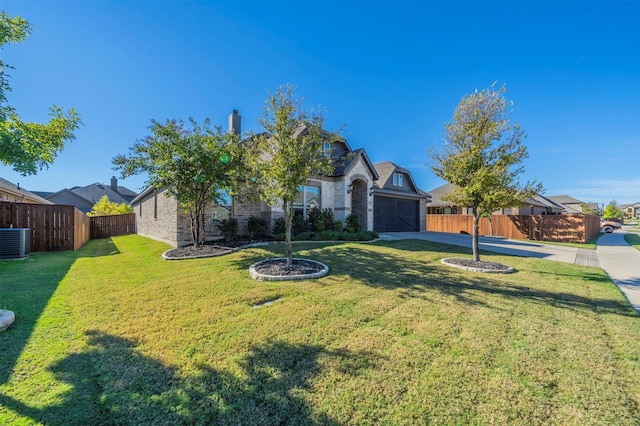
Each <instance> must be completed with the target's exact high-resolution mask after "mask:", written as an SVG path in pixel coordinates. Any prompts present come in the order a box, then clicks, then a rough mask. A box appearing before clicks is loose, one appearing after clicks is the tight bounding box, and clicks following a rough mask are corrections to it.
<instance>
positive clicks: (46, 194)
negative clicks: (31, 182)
mask: <svg viewBox="0 0 640 426" xmlns="http://www.w3.org/2000/svg"><path fill="white" fill-rule="evenodd" d="M31 192H32V193H34V194H36V195H37V196H38V197H42V198H47V197H49V196H50V195H53V194H55V192H49V191H31Z"/></svg>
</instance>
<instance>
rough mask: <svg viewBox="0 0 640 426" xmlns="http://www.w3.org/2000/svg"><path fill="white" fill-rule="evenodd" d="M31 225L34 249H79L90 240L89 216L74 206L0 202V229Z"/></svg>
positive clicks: (32, 247) (29, 226)
mask: <svg viewBox="0 0 640 426" xmlns="http://www.w3.org/2000/svg"><path fill="white" fill-rule="evenodd" d="M12 227H13V228H29V230H30V231H29V233H30V234H31V251H55V250H77V249H79V248H80V247H82V246H83V245H84V244H85V243H86V242H87V241H89V217H87V216H86V215H85V214H84V213H82V212H81V211H80V210H78V209H76V208H75V207H74V206H57V205H46V204H28V203H9V202H6V201H2V202H0V228H12Z"/></svg>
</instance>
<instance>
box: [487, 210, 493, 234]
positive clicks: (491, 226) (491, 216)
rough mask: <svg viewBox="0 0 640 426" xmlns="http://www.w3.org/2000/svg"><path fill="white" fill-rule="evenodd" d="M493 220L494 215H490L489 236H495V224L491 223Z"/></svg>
mask: <svg viewBox="0 0 640 426" xmlns="http://www.w3.org/2000/svg"><path fill="white" fill-rule="evenodd" d="M492 218H493V215H492V214H490V215H489V217H488V218H487V219H489V235H491V236H493V222H492V221H491V219H492Z"/></svg>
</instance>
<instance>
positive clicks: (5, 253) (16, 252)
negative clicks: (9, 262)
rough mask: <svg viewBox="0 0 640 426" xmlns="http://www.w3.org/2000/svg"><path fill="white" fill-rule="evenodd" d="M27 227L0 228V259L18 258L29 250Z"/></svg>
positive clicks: (29, 239)
mask: <svg viewBox="0 0 640 426" xmlns="http://www.w3.org/2000/svg"><path fill="white" fill-rule="evenodd" d="M29 231H30V229H29V228H0V259H14V258H16V259H19V258H24V257H27V256H29V253H30V252H31V232H29Z"/></svg>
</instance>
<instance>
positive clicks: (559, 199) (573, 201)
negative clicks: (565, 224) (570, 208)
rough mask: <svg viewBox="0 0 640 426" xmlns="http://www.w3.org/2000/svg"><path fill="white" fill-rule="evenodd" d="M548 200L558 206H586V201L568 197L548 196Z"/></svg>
mask: <svg viewBox="0 0 640 426" xmlns="http://www.w3.org/2000/svg"><path fill="white" fill-rule="evenodd" d="M547 198H548V199H550V200H552V201H553V202H555V203H558V204H584V201H580V200H578V199H577V198H573V197H570V196H568V195H547Z"/></svg>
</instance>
